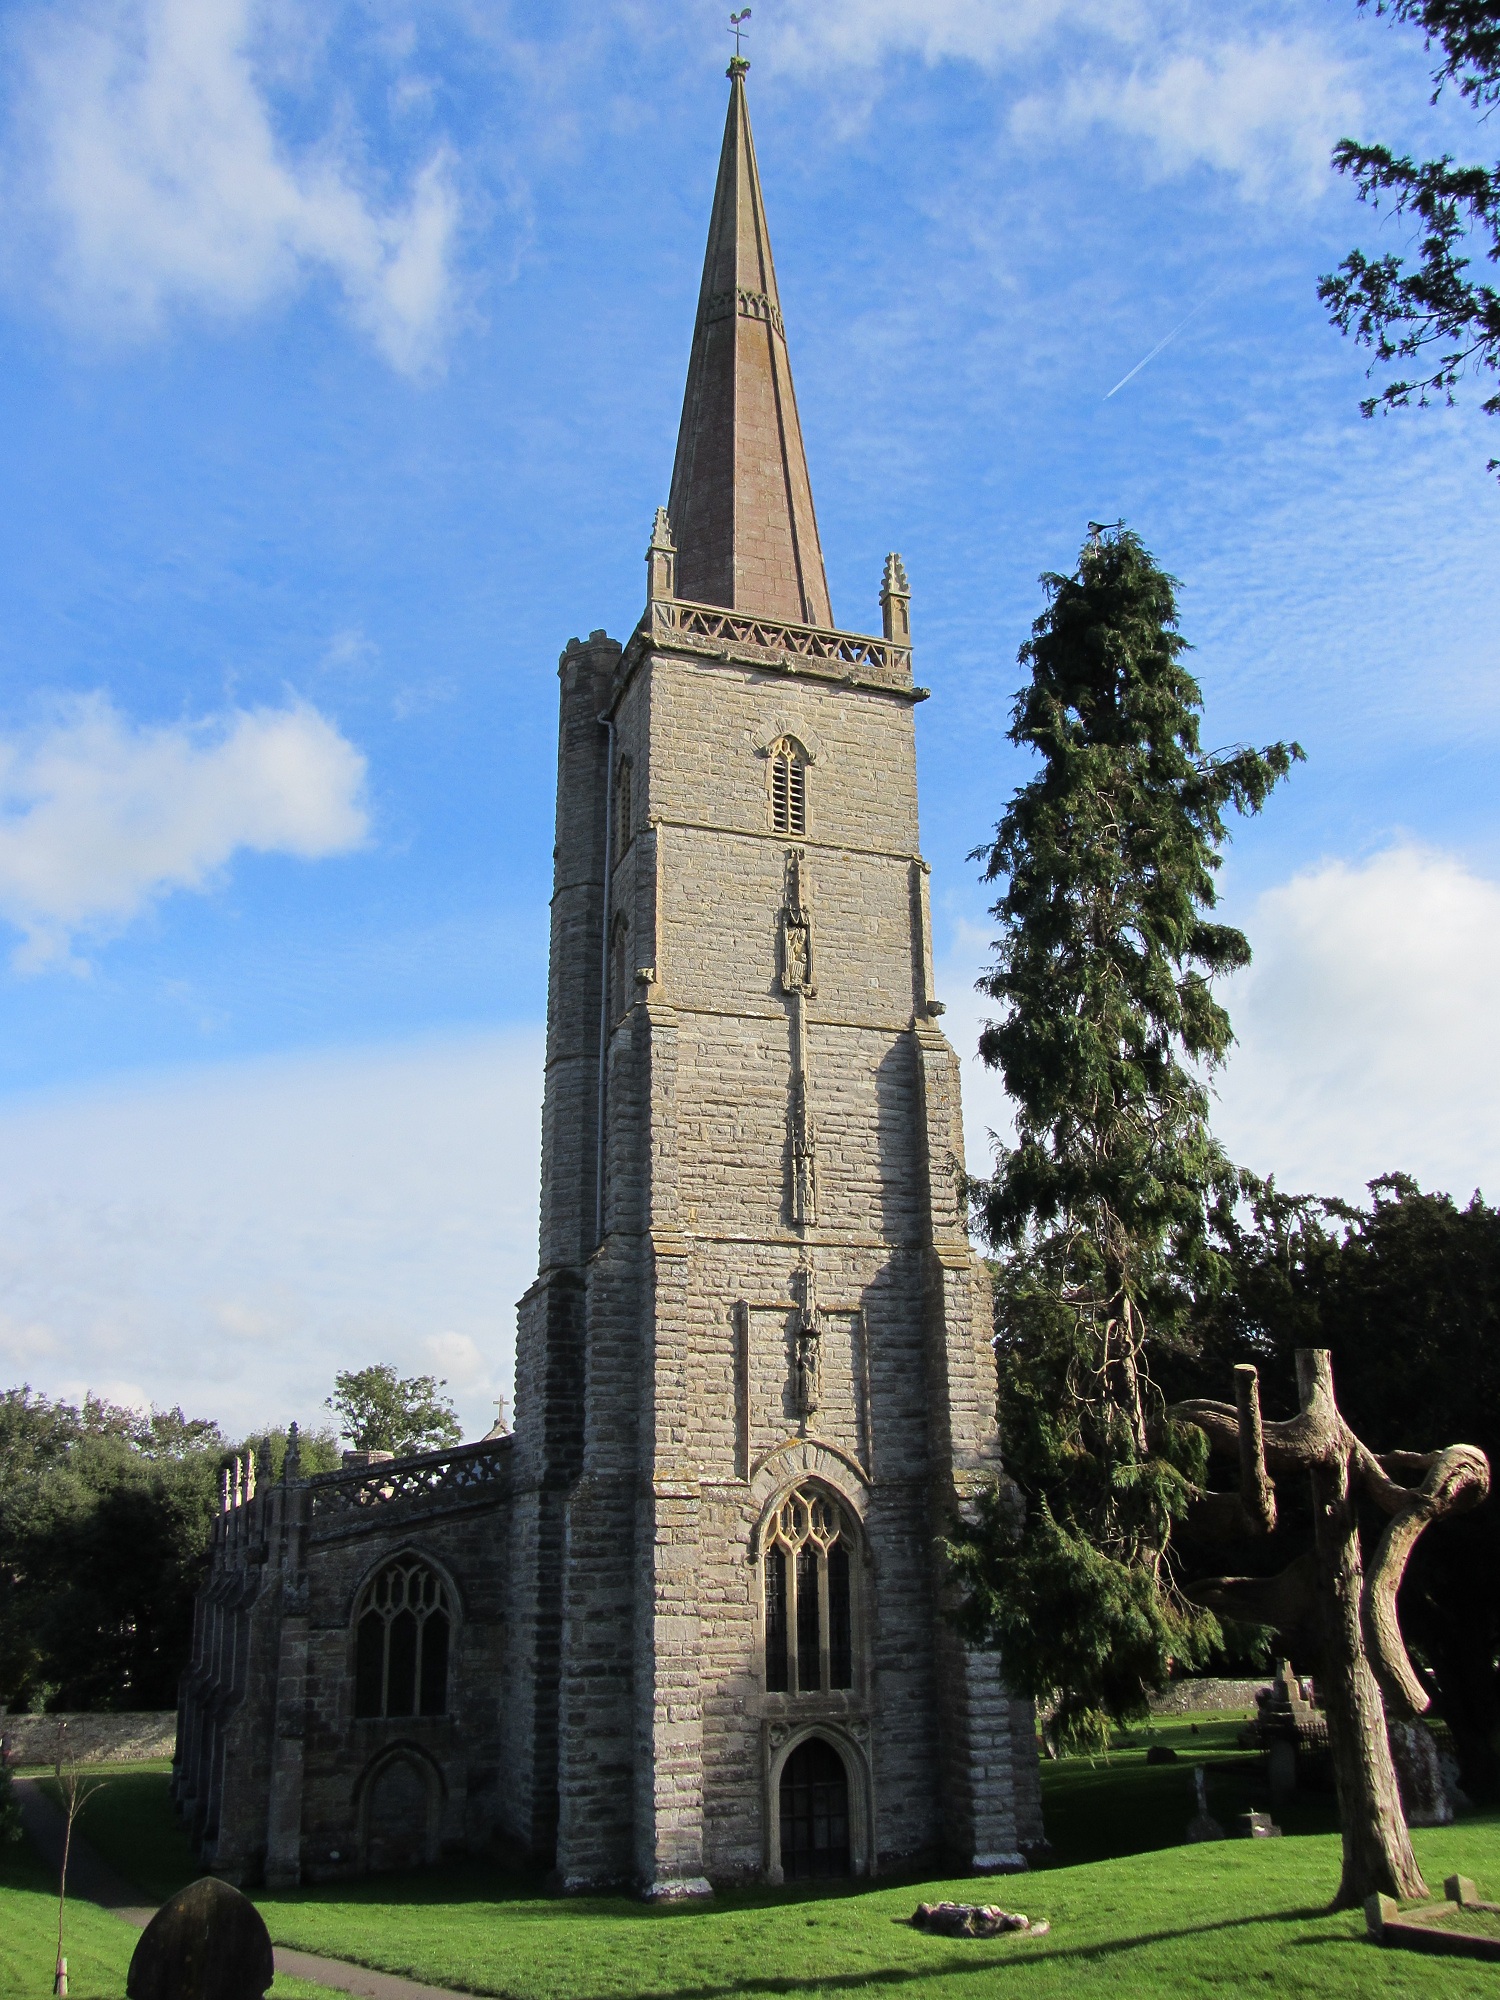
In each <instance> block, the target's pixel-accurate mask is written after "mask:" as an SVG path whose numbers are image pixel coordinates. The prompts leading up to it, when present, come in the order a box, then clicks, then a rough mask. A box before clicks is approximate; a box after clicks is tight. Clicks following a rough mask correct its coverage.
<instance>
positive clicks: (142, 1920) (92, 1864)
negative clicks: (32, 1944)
mask: <svg viewBox="0 0 1500 2000" xmlns="http://www.w3.org/2000/svg"><path fill="white" fill-rule="evenodd" d="M15 1794H16V1803H17V1805H19V1807H20V1808H21V1824H22V1826H23V1827H24V1828H25V1829H26V1834H27V1838H28V1839H29V1840H30V1842H31V1844H32V1846H33V1847H34V1848H35V1849H36V1851H37V1853H38V1854H40V1855H41V1857H42V1859H43V1861H45V1862H46V1863H47V1864H48V1866H49V1867H51V1868H59V1869H60V1868H61V1867H62V1852H63V1835H64V1832H65V1830H66V1823H65V1821H64V1819H63V1815H62V1809H61V1808H60V1807H59V1806H58V1805H57V1804H56V1803H55V1802H54V1801H53V1800H52V1799H50V1798H49V1797H48V1796H47V1794H46V1793H45V1792H44V1791H43V1790H42V1786H41V1784H40V1782H39V1781H38V1780H37V1779H35V1778H17V1779H16V1780H15ZM68 1893H69V1895H71V1896H79V1897H82V1899H83V1900H84V1901H85V1902H86V1903H97V1904H98V1905H99V1906H100V1908H101V1909H105V1910H108V1911H110V1912H111V1913H112V1914H113V1915H114V1916H117V1917H120V1918H121V1919H123V1921H124V1922H125V1923H127V1924H134V1925H135V1927H136V1929H137V1930H144V1929H145V1927H146V1925H147V1924H148V1923H150V1921H151V1919H152V1918H153V1917H154V1916H155V1915H156V1910H155V1907H154V1906H153V1905H152V1904H150V1903H143V1902H142V1901H141V1892H140V1890H139V1889H138V1888H136V1886H135V1884H134V1883H132V1882H127V1881H126V1880H125V1878H124V1876H123V1875H119V1874H117V1873H116V1872H115V1870H114V1869H113V1868H111V1867H110V1865H109V1863H108V1862H107V1861H106V1860H105V1859H104V1857H103V1856H102V1855H100V1854H97V1853H96V1852H95V1851H94V1849H93V1848H92V1847H91V1846H90V1845H89V1843H88V1842H87V1841H86V1840H85V1839H84V1838H83V1836H82V1835H81V1834H80V1833H79V1831H78V1829H77V1827H76V1826H75V1827H74V1829H73V1845H72V1848H71V1850H70V1851H69V1854H68ZM275 1949H276V1970H277V1971H278V1972H281V1973H285V1974H286V1975H287V1977H288V1978H289V1979H308V1980H311V1981H312V1982H313V1983H314V1984H315V1985H318V1986H332V1987H334V1988H335V1989H336V1990H337V1991H338V1992H340V1993H353V1994H356V1995H358V1996H359V2000H454V1995H453V1993H452V1992H451V1990H450V1989H449V1988H448V1987H446V1986H423V1985H421V1984H420V1983H419V1982H418V1981H417V1980H415V1979H403V1978H401V1976H400V1975H399V1974H398V1973H394V1972H372V1971H371V1970H370V1968H369V1967H368V1966H366V1965H348V1964H346V1963H345V1961H344V1960H343V1959H341V1958H315V1957H314V1956H313V1954H312V1953H311V1952H308V1951H292V1950H289V1949H288V1947H287V1946H286V1945H282V1944H279V1945H277V1946H276V1948H275Z"/></svg>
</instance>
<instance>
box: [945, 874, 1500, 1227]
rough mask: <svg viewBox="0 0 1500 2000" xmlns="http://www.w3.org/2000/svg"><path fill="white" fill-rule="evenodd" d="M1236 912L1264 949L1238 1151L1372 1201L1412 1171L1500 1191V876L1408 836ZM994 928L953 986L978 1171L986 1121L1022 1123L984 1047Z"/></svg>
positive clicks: (1241, 1044)
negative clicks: (1374, 1185)
mask: <svg viewBox="0 0 1500 2000" xmlns="http://www.w3.org/2000/svg"><path fill="white" fill-rule="evenodd" d="M1229 914H1230V917H1231V920H1233V921H1238V922H1240V923H1241V924H1242V927H1243V928H1244V930H1245V931H1246V933H1247V935H1248V936H1249V939H1250V943H1251V946H1252V948H1253V950H1254V953H1255V958H1254V962H1253V964H1252V965H1251V966H1250V968H1249V969H1248V971H1246V972H1244V973H1242V974H1240V975H1238V976H1237V977H1236V978H1235V979H1233V980H1232V981H1231V982H1230V983H1229V986H1228V990H1227V992H1226V996H1225V999H1226V1005H1227V1006H1228V1008H1229V1011H1230V1014H1231V1017H1232V1019H1233V1021H1234V1026H1235V1033H1236V1035H1237V1037H1238V1045H1237V1047H1236V1048H1235V1050H1234V1051H1233V1053H1232V1054H1231V1056H1230V1059H1229V1062H1228V1064H1227V1066H1226V1068H1225V1069H1224V1071H1223V1072H1222V1073H1221V1075H1220V1077H1219V1080H1218V1081H1219V1100H1220V1101H1219V1105H1218V1108H1217V1110H1216V1112H1215V1116H1214V1125H1215V1129H1216V1130H1217V1132H1218V1133H1219V1136H1220V1137H1221V1138H1222V1139H1223V1141H1224V1144H1225V1146H1226V1147H1227V1149H1228V1151H1229V1154H1230V1157H1231V1158H1232V1159H1235V1160H1238V1161H1240V1162H1241V1163H1242V1164H1244V1165H1245V1166H1248V1167H1253V1168H1254V1169H1255V1170H1256V1172H1258V1173H1262V1174H1267V1173H1274V1174H1275V1176H1276V1178H1277V1181H1278V1182H1279V1183H1280V1185H1281V1186H1282V1187H1284V1188H1287V1189H1291V1190H1296V1191H1299V1192H1310V1193H1314V1194H1339V1195H1344V1196H1346V1197H1349V1198H1357V1197H1359V1196H1360V1195H1361V1194H1362V1193H1363V1190H1364V1188H1365V1186H1366V1184H1367V1183H1368V1182H1369V1181H1371V1180H1373V1179H1374V1178H1375V1176H1376V1175H1377V1174H1382V1173H1389V1172H1391V1171H1393V1170H1399V1171H1401V1172H1405V1173H1410V1174H1414V1175H1415V1176H1416V1177H1417V1179H1418V1180H1419V1181H1420V1182H1421V1183H1422V1184H1423V1186H1424V1187H1430V1188H1439V1189H1442V1190H1443V1191H1444V1192H1446V1193H1449V1194H1452V1195H1453V1196H1454V1197H1455V1199H1457V1200H1466V1199H1467V1198H1468V1196H1469V1194H1470V1193H1471V1192H1472V1191H1473V1189H1474V1188H1475V1187H1480V1188H1482V1189H1483V1190H1484V1192H1485V1194H1486V1196H1487V1197H1488V1198H1489V1199H1490V1200H1492V1201H1493V1200H1496V1199H1500V1063H1497V1061H1496V1060H1495V1046H1494V1044H1495V1011H1496V1003H1495V995H1496V994H1497V992H1500V883H1496V882H1492V881H1488V880H1486V879H1485V878H1484V877H1482V876H1479V875H1475V874H1474V873H1472V872H1471V871H1470V870H1469V869H1467V868H1465V867H1464V865H1463V864H1462V862H1460V861H1458V860H1457V859H1455V858H1454V857H1453V856H1452V855H1447V854H1441V853H1436V852H1432V851H1430V850H1427V849H1423V848H1417V847H1411V846H1400V847H1393V848H1390V849H1388V850H1386V851H1385V852H1384V853H1381V854H1377V855H1375V856H1374V857H1373V858H1372V859H1370V860H1368V861H1364V862H1358V863H1351V862H1346V861H1326V862H1323V863H1321V864H1320V865H1319V866H1318V867H1316V868H1312V869H1309V870H1307V871H1305V872H1304V873H1301V874H1299V875H1296V876H1294V877H1293V878H1292V880H1291V881H1289V882H1286V883H1283V884H1281V885H1280V886H1279V887H1277V888H1274V889H1270V890H1267V891H1266V892H1265V893H1264V894H1263V895H1261V896H1259V897H1258V898H1257V899H1256V901H1255V903H1254V905H1253V906H1252V908H1251V909H1250V910H1249V911H1248V912H1245V913H1237V912H1230V913H1229ZM987 935H988V934H987V933H986V932H983V931H980V930H978V929H976V928H973V927H971V926H964V927H962V928H961V930H960V934H959V936H958V939H957V940H956V945H955V948H954V950H953V953H952V955H951V957H950V959H949V961H948V977H947V981H946V984H945V988H944V991H945V994H946V996H947V997H948V998H949V1000H950V1002H951V1006H952V1011H951V1013H950V1014H949V1015H948V1017H947V1018H948V1024H949V1030H948V1031H949V1033H950V1035H951V1037H952V1039H953V1042H954V1044H955V1046H956V1047H957V1049H958V1050H959V1053H960V1055H961V1056H962V1057H963V1059H964V1116H965V1125H966V1138H967V1142H968V1154H969V1164H970V1168H971V1170H972V1171H973V1172H975V1173H984V1172H987V1171H988V1170H989V1168H990V1164H991V1158H990V1155H991V1147H990V1144H989V1141H988V1138H987V1136H986V1128H987V1127H993V1128H995V1129H996V1130H997V1131H999V1132H1001V1133H1002V1135H1007V1136H1008V1135H1009V1133H1010V1130H1011V1125H1010V1113H1009V1106H1008V1103H1007V1100H1006V1098H1005V1094H1004V1092H1003V1090H1002V1089H1001V1086H1000V1081H999V1078H998V1077H997V1076H996V1075H995V1074H994V1072H993V1071H989V1070H986V1069H985V1068H984V1067H983V1065H982V1064H981V1063H980V1061H979V1058H978V1056H977V1055H975V1054H974V1053H973V1051H974V1048H975V1044H976V1042H977V1039H978V1033H979V1024H980V1022H981V1021H982V1020H984V1019H985V1018H986V1012H987V1003H986V1002H985V1001H984V1000H982V999H981V998H980V996H979V995H978V994H975V993H974V992H973V991H972V985H971V982H972V981H973V979H974V976H975V973H976V971H977V970H978V968H979V966H980V964H981V963H982V962H983V959H984V955H985V953H984V946H985V940H986V937H987Z"/></svg>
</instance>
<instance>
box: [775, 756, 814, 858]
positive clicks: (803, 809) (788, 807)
mask: <svg viewBox="0 0 1500 2000" xmlns="http://www.w3.org/2000/svg"><path fill="white" fill-rule="evenodd" d="M771 830H772V832H773V833H789V834H792V835H793V836H795V837H798V838H800V837H801V835H803V834H804V833H806V832H807V753H806V751H805V750H804V749H803V748H802V745H801V744H800V743H798V742H796V741H794V739H793V738H792V737H790V736H784V737H782V739H781V741H780V742H779V743H777V744H775V745H774V746H773V748H772V751H771Z"/></svg>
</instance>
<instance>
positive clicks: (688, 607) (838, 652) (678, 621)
mask: <svg viewBox="0 0 1500 2000" xmlns="http://www.w3.org/2000/svg"><path fill="white" fill-rule="evenodd" d="M653 647H670V648H671V649H672V650H674V651H677V652H688V653H701V654H706V655H708V656H709V657H710V658H715V659H724V660H735V661H740V662H743V663H744V664H746V665H751V666H766V667H780V668H782V669H783V670H786V671H790V672H798V673H813V674H816V675H817V677H818V678H819V679H820V680H850V681H854V682H856V683H858V684H861V685H864V686H874V687H882V688H891V689H895V690H899V691H901V692H903V693H908V694H914V695H915V696H916V697H917V699H918V700H920V699H921V698H922V696H923V693H924V692H925V690H923V689H920V688H913V686H912V679H911V648H910V646H901V645H895V644H893V643H892V642H891V641H890V640H887V639H876V638H871V637H868V636H867V635H866V634H864V633H860V632H835V631H833V630H832V629H831V628H828V627H825V626H821V625H797V624H793V623H791V622H789V621H787V620H785V619H780V618H764V617H758V616H754V615H752V614H750V613H748V612H744V611H727V610H725V609H724V607H723V606H722V605H717V604H692V603H688V602H687V601H685V600H684V599H682V598H653V599H652V601H651V602H650V603H649V604H648V605H647V607H646V612H645V615H644V616H643V618H642V619H641V622H640V624H639V625H638V626H637V628H636V632H635V637H634V638H633V639H632V641H631V643H630V645H629V646H627V647H626V649H625V656H624V658H623V660H622V661H621V663H620V679H621V680H623V679H625V678H626V677H628V675H629V673H630V672H631V670H632V668H633V667H634V666H635V665H636V663H637V661H638V660H639V659H640V658H641V656H642V654H643V653H644V652H645V651H647V650H649V649H651V648H653Z"/></svg>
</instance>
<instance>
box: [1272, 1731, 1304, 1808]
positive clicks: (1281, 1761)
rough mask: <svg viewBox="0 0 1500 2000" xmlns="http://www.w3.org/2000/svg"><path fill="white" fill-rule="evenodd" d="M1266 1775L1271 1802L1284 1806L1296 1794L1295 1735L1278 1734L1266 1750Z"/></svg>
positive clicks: (1274, 1804)
mask: <svg viewBox="0 0 1500 2000" xmlns="http://www.w3.org/2000/svg"><path fill="white" fill-rule="evenodd" d="M1266 1776H1267V1777H1268V1778H1269V1779H1270V1781H1271V1803H1272V1805H1273V1806H1284V1805H1285V1804H1286V1802H1287V1800H1288V1799H1291V1798H1295V1797H1296V1796H1297V1743H1296V1739H1295V1737H1291V1736H1278V1737H1277V1738H1276V1739H1275V1740H1274V1741H1273V1743H1272V1744H1271V1747H1270V1749H1269V1750H1268V1751H1267V1752H1266Z"/></svg>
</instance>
